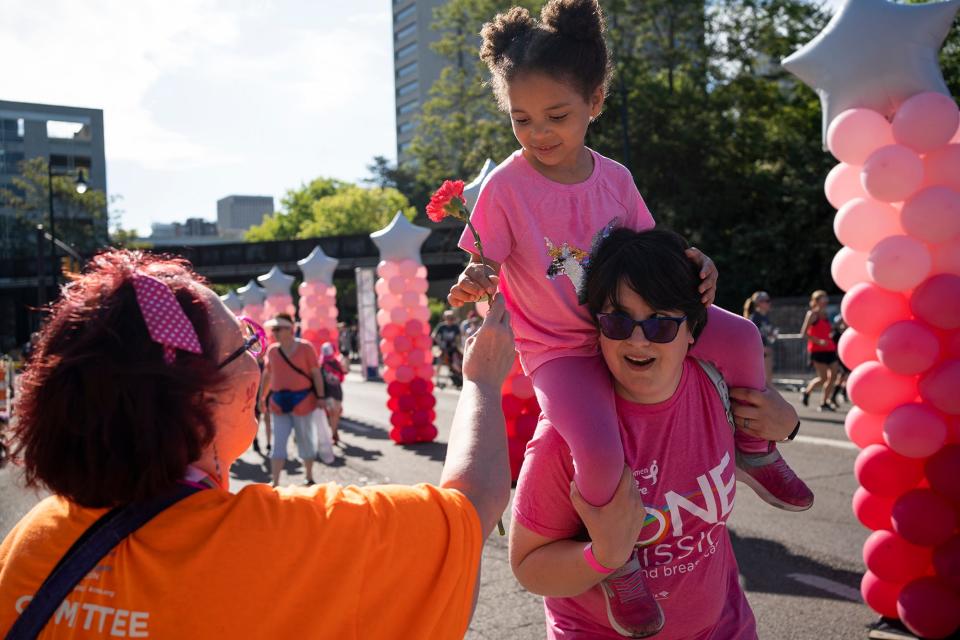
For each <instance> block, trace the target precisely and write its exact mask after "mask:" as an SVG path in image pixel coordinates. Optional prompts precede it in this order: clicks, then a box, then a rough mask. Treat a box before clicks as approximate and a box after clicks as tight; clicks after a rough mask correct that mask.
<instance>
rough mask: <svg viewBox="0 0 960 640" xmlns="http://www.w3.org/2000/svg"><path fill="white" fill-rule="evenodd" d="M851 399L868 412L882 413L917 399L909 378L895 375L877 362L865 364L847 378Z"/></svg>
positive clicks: (914, 385) (913, 385)
mask: <svg viewBox="0 0 960 640" xmlns="http://www.w3.org/2000/svg"><path fill="white" fill-rule="evenodd" d="M847 393H849V394H850V400H852V401H853V403H854V404H856V405H857V406H858V407H860V408H861V409H863V410H864V411H867V412H869V413H878V414H885V413H889V412H890V411H891V410H893V408H894V407H897V406H899V405H901V404H904V403H905V402H912V401H913V399H914V398H916V397H917V383H916V380H914V379H913V378H912V377H907V376H901V375H898V374H896V373H894V372H892V371H890V370H889V369H887V368H886V367H885V366H883V365H882V364H880V363H879V362H865V363H863V364H862V365H860V366H859V367H857V368H856V369H855V370H854V371H853V373H851V374H850V377H849V378H848V379H847Z"/></svg>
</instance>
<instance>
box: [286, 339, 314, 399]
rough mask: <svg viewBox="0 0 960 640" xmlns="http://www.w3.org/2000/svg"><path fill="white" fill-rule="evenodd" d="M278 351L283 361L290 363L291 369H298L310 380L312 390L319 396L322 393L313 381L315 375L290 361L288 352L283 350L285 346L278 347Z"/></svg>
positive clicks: (297, 370)
mask: <svg viewBox="0 0 960 640" xmlns="http://www.w3.org/2000/svg"><path fill="white" fill-rule="evenodd" d="M277 352H278V353H279V354H280V357H281V358H283V361H284V362H286V363H287V364H288V365H290V368H291V369H293V370H294V371H296V372H297V373H299V374H300V375H302V376H303V377H304V378H306V379H307V380H309V381H310V390H311V391H313V395H315V396H316V397H318V398H319V397H320V394H319V393H317V388H316V386H315V385H314V383H313V377H312V376H310V375H308V374H307V373H305V372H304V370H303V369H301V368H300V367H298V366H297V365H295V364H293V363H292V362H290V358H288V357H287V354H285V353H284V352H283V347H277Z"/></svg>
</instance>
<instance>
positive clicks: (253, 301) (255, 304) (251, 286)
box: [237, 280, 267, 324]
mask: <svg viewBox="0 0 960 640" xmlns="http://www.w3.org/2000/svg"><path fill="white" fill-rule="evenodd" d="M237 295H239V296H240V301H241V302H242V303H243V308H242V309H241V311H240V313H241V314H242V315H245V316H247V317H248V318H250V319H252V320H253V321H254V322H258V323H260V324H263V323H264V321H266V319H267V316H265V312H264V309H263V303H264V302H265V301H266V299H267V294H266V293H264V291H263V289H262V288H261V287H260V285H258V284H257V283H256V282H254V281H253V280H251V281H250V282H248V283H247V284H245V285H244V286H242V287H240V288H239V289H237Z"/></svg>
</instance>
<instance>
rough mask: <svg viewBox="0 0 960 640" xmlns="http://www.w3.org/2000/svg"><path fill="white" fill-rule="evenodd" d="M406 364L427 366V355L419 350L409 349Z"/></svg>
mask: <svg viewBox="0 0 960 640" xmlns="http://www.w3.org/2000/svg"><path fill="white" fill-rule="evenodd" d="M407 362H409V363H410V364H412V365H419V364H427V362H429V361H428V360H427V354H426V353H425V352H423V351H421V350H420V349H410V351H409V353H407Z"/></svg>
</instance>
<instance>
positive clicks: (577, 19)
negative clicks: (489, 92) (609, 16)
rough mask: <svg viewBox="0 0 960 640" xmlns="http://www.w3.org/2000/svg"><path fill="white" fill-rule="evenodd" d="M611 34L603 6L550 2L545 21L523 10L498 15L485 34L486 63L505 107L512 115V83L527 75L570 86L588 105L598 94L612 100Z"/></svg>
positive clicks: (591, 0)
mask: <svg viewBox="0 0 960 640" xmlns="http://www.w3.org/2000/svg"><path fill="white" fill-rule="evenodd" d="M605 30H606V22H605V20H604V17H603V11H602V10H601V9H600V5H599V4H598V3H597V0H550V1H549V2H547V4H545V5H544V6H543V9H542V10H541V11H540V20H539V21H538V20H535V19H534V18H533V17H532V16H531V15H530V12H529V11H527V10H526V9H524V8H523V7H513V8H512V9H510V10H509V11H507V12H506V13H500V14H497V15H496V16H495V17H494V18H493V20H491V21H490V22H488V23H486V24H484V25H483V29H482V30H481V31H480V37H481V38H482V40H483V42H482V44H481V45H480V58H481V59H482V60H483V61H484V62H486V63H487V67H488V68H489V69H490V73H491V85H492V86H493V92H494V95H495V96H496V97H497V102H498V103H499V105H500V107H501V108H502V109H504V110H505V109H506V105H507V99H506V96H507V86H508V85H509V84H510V82H511V81H512V80H513V79H514V78H515V77H516V76H517V75H518V74H521V73H527V72H539V73H544V74H546V75H548V76H550V77H552V78H555V79H557V80H561V81H564V82H567V83H569V84H570V85H571V86H572V87H573V88H574V89H576V91H577V92H578V93H580V95H581V96H583V99H584V100H589V99H590V97H591V96H592V95H593V94H594V92H595V91H596V90H597V89H598V88H600V89H602V90H603V93H604V95H606V93H607V87H608V86H609V84H610V77H611V75H612V74H613V66H612V64H611V61H610V54H609V52H608V50H607V44H606V41H605V40H604V32H605Z"/></svg>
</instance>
